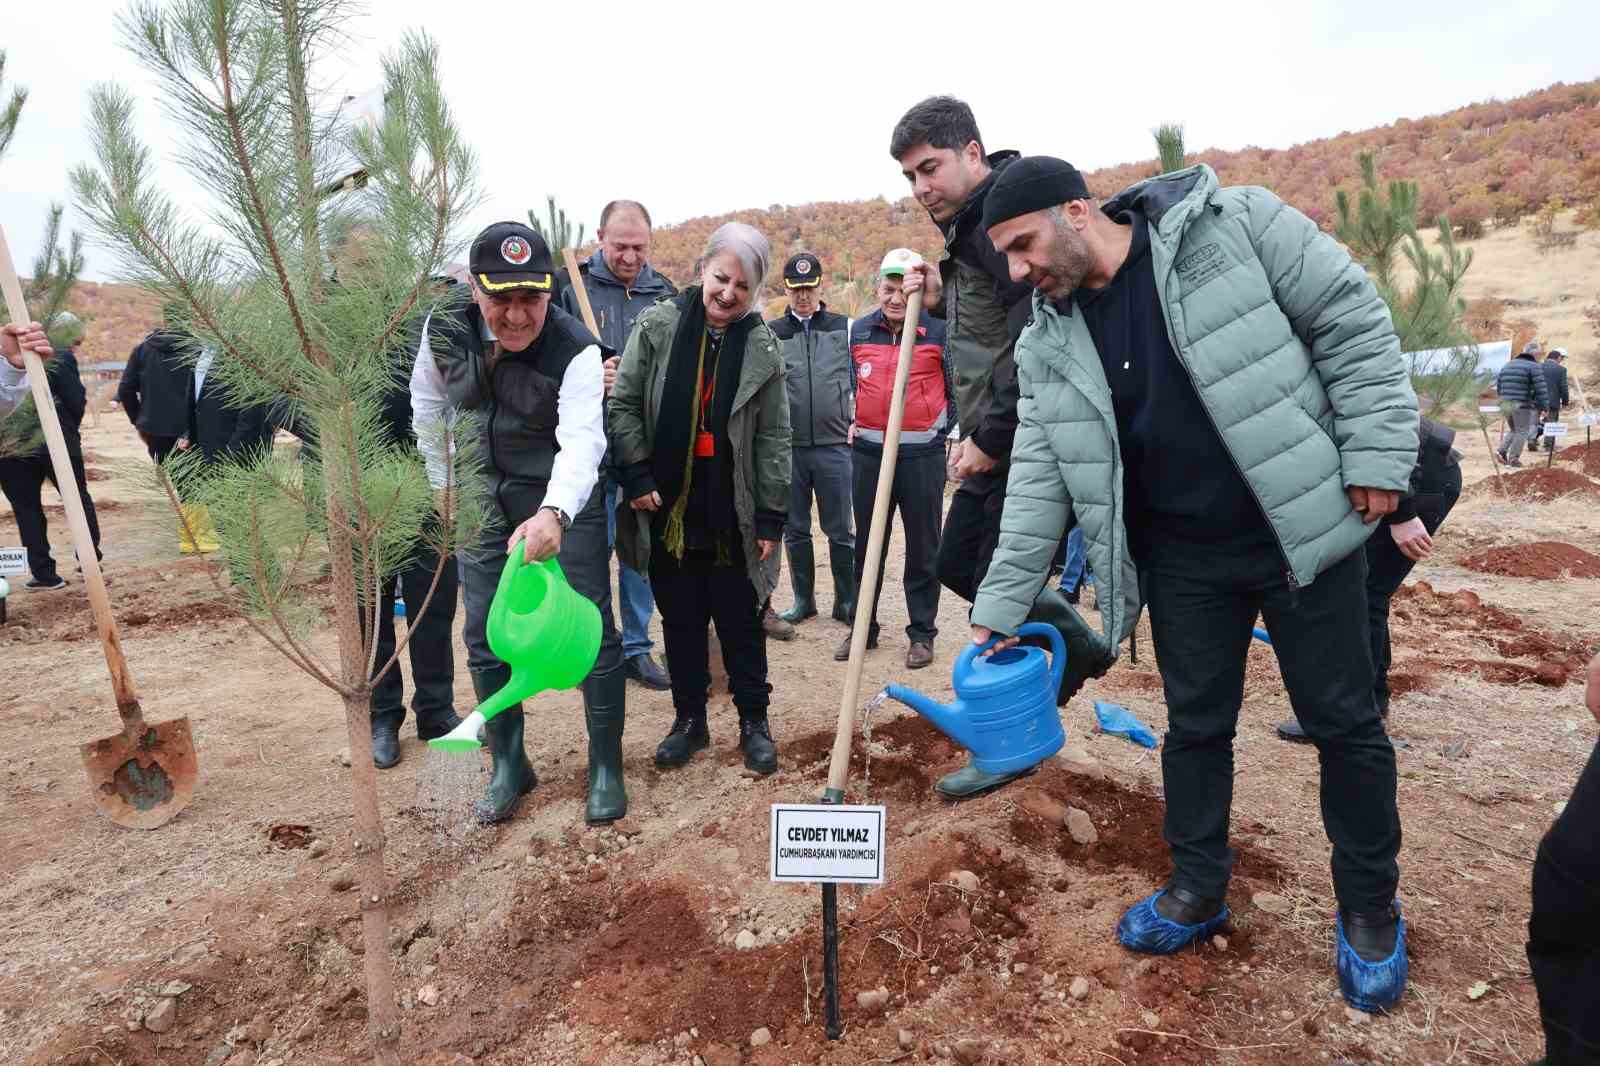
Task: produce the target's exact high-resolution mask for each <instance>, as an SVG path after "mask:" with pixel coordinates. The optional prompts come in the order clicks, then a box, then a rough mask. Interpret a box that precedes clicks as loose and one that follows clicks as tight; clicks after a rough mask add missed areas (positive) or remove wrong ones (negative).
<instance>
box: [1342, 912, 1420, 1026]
mask: <svg viewBox="0 0 1600 1066" xmlns="http://www.w3.org/2000/svg"><path fill="white" fill-rule="evenodd" d="M1394 909H1395V913H1396V914H1397V915H1398V914H1399V913H1400V901H1399V900H1395V903H1394ZM1333 928H1334V935H1335V938H1336V942H1337V953H1338V957H1339V991H1340V992H1342V993H1344V998H1345V1002H1347V1003H1349V1004H1350V1005H1351V1006H1352V1007H1354V1008H1355V1009H1356V1010H1360V1011H1366V1012H1367V1013H1368V1014H1376V1013H1378V1012H1379V1011H1386V1010H1389V1009H1390V1008H1392V1007H1393V1006H1394V1005H1395V1004H1396V1003H1399V1002H1400V997H1401V996H1402V995H1404V994H1405V990H1406V974H1407V973H1408V972H1409V970H1410V964H1409V962H1408V961H1407V960H1406V922H1405V919H1404V918H1401V919H1399V921H1398V923H1397V928H1396V929H1395V937H1394V954H1392V955H1390V956H1389V957H1388V958H1387V959H1384V960H1383V961H1382V962H1368V961H1367V960H1366V959H1363V958H1362V957H1361V956H1360V955H1357V954H1356V949H1355V948H1353V947H1351V946H1350V942H1349V941H1348V940H1346V939H1345V936H1344V918H1343V917H1342V916H1341V917H1337V918H1335V919H1334V924H1333Z"/></svg>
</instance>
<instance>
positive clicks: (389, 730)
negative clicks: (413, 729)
mask: <svg viewBox="0 0 1600 1066" xmlns="http://www.w3.org/2000/svg"><path fill="white" fill-rule="evenodd" d="M405 719H406V712H405V710H404V708H402V709H401V710H398V711H374V712H373V714H372V765H373V766H376V767H377V768H378V769H380V770H387V769H389V767H391V766H393V765H395V764H396V763H398V762H399V761H400V723H401V722H404V721H405Z"/></svg>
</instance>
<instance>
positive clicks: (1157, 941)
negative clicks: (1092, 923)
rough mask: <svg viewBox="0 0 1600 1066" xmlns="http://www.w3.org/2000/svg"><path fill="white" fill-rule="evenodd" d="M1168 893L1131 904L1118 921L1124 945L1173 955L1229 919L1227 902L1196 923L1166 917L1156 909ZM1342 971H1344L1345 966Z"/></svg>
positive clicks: (1148, 953)
mask: <svg viewBox="0 0 1600 1066" xmlns="http://www.w3.org/2000/svg"><path fill="white" fill-rule="evenodd" d="M1165 893H1166V889H1162V890H1161V891H1160V892H1157V893H1155V894H1154V895H1151V896H1147V897H1146V898H1144V899H1142V900H1140V901H1139V902H1138V903H1135V904H1134V905H1133V906H1131V907H1129V908H1128V910H1127V913H1126V914H1124V915H1123V916H1122V921H1120V922H1118V923H1117V940H1119V941H1120V942H1121V943H1122V946H1123V947H1125V948H1127V949H1129V950H1130V951H1137V952H1140V953H1141V954H1144V955H1171V954H1173V953H1174V952H1178V951H1182V950H1183V949H1184V948H1186V947H1188V946H1189V945H1190V944H1192V943H1194V942H1195V941H1196V940H1203V939H1206V938H1209V937H1210V936H1211V934H1212V933H1215V932H1216V931H1217V930H1218V929H1221V928H1222V924H1223V923H1224V922H1226V921H1227V920H1228V905H1227V904H1226V903H1224V904H1223V905H1222V910H1220V911H1218V912H1217V916H1216V917H1215V918H1208V919H1206V920H1205V921H1203V922H1199V923H1197V924H1195V925H1180V924H1178V923H1177V922H1175V921H1173V920H1172V919H1170V918H1163V917H1161V912H1160V911H1158V910H1156V900H1158V899H1160V898H1161V897H1162V895H1164V894H1165ZM1340 972H1341V974H1342V973H1343V970H1341V971H1340Z"/></svg>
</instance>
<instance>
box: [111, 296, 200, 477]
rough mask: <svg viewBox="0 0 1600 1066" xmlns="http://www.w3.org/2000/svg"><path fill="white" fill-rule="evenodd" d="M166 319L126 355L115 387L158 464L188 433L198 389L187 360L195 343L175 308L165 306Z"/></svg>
mask: <svg viewBox="0 0 1600 1066" xmlns="http://www.w3.org/2000/svg"><path fill="white" fill-rule="evenodd" d="M163 319H164V321H163V322H162V325H161V327H160V328H159V329H157V330H156V331H155V332H154V333H151V334H150V335H149V336H148V337H146V338H145V339H144V340H143V341H141V342H140V343H139V346H138V347H136V348H134V350H133V354H132V355H130V356H128V365H127V366H126V367H125V368H124V369H123V371H122V382H121V383H120V384H119V385H118V386H117V402H118V403H120V404H122V410H123V411H124V412H125V413H126V414H127V416H128V421H130V422H132V423H133V428H134V429H136V430H138V432H139V438H140V439H141V440H143V441H144V444H145V447H146V448H148V449H149V450H150V457H151V458H152V459H154V460H155V461H156V462H158V463H159V462H160V461H161V460H163V459H165V458H166V457H167V455H168V453H170V452H171V451H172V449H173V448H175V447H177V444H178V441H179V440H181V439H183V438H184V437H187V436H188V435H189V405H190V399H189V397H190V393H191V390H192V388H193V385H194V372H193V370H192V369H191V368H190V364H189V361H188V359H187V358H186V348H187V346H189V345H191V344H192V343H193V342H192V341H191V340H190V339H189V336H188V334H187V333H185V332H184V331H183V327H182V325H181V319H180V318H179V316H178V314H177V309H176V308H175V307H172V306H169V307H166V308H163Z"/></svg>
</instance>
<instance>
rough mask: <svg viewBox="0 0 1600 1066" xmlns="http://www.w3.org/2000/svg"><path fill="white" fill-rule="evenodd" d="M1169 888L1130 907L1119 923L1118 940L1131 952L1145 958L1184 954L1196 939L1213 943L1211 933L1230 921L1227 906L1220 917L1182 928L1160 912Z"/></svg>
mask: <svg viewBox="0 0 1600 1066" xmlns="http://www.w3.org/2000/svg"><path fill="white" fill-rule="evenodd" d="M1165 892H1166V889H1162V890H1161V891H1160V892H1157V893H1155V894H1154V895H1152V896H1146V897H1145V898H1144V899H1141V900H1140V901H1139V902H1138V903H1135V904H1134V905H1133V906H1131V907H1129V908H1128V910H1127V912H1126V913H1125V914H1123V916H1122V920H1121V921H1120V922H1118V923H1117V940H1118V942H1119V943H1121V944H1122V946H1123V947H1125V948H1127V949H1128V950H1129V951H1137V952H1139V953H1140V954H1141V955H1171V954H1173V953H1174V952H1177V951H1182V950H1183V949H1184V948H1186V947H1188V946H1189V945H1190V944H1193V943H1194V942H1195V941H1196V940H1209V939H1210V938H1211V934H1212V933H1214V932H1216V931H1217V930H1218V929H1221V928H1222V926H1223V924H1224V923H1225V922H1227V920H1228V907H1227V904H1223V907H1222V910H1220V911H1218V912H1217V915H1216V917H1214V918H1208V919H1206V920H1205V921H1203V922H1197V923H1195V924H1194V925H1180V924H1179V923H1177V922H1175V921H1173V920H1172V919H1170V918H1163V917H1161V912H1160V911H1158V910H1156V900H1158V899H1160V898H1161V897H1162V895H1163V894H1165Z"/></svg>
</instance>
